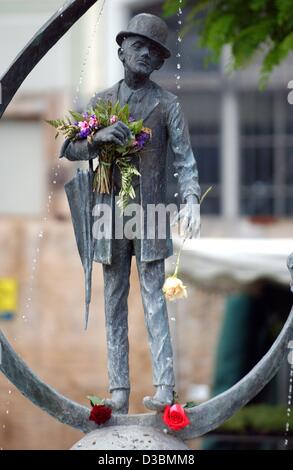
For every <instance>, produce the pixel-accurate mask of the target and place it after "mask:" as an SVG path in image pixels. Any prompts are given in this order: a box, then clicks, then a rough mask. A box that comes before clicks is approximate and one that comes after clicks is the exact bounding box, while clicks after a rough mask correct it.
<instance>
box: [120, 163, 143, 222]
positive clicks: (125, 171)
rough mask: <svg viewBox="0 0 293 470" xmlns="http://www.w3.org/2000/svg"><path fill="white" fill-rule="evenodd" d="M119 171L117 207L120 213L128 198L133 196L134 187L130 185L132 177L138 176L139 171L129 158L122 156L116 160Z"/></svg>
mask: <svg viewBox="0 0 293 470" xmlns="http://www.w3.org/2000/svg"><path fill="white" fill-rule="evenodd" d="M116 164H117V165H118V167H119V169H120V172H121V189H120V191H119V200H118V202H117V205H118V207H119V208H120V210H121V215H122V214H123V211H124V209H125V207H126V206H127V204H128V201H129V198H131V199H134V198H135V191H134V187H133V186H132V178H133V176H134V175H137V176H140V173H139V171H138V170H137V168H136V166H135V165H134V164H133V163H130V159H129V158H127V157H123V158H121V159H117V160H116Z"/></svg>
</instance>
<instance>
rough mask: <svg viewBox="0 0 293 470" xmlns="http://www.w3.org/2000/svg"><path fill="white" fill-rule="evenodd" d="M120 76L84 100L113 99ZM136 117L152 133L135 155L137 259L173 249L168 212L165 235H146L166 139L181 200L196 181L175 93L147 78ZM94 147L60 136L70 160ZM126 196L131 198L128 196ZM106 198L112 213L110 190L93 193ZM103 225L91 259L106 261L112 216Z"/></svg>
mask: <svg viewBox="0 0 293 470" xmlns="http://www.w3.org/2000/svg"><path fill="white" fill-rule="evenodd" d="M121 83H122V80H120V81H119V82H118V83H116V84H115V85H114V86H113V87H111V88H109V89H107V90H105V91H103V92H101V93H98V94H96V95H95V96H94V97H93V98H92V100H91V101H90V103H89V108H90V107H94V106H95V104H96V103H97V102H98V101H99V100H102V101H105V100H110V101H112V102H113V103H115V102H116V101H117V100H118V94H119V87H120V85H121ZM134 117H135V118H136V119H143V120H144V125H145V126H146V127H149V128H151V130H152V139H151V141H150V142H148V143H147V145H146V146H145V148H144V149H143V150H142V151H141V152H140V155H139V171H140V174H141V176H140V185H139V189H140V201H141V206H142V220H141V222H142V228H143V230H142V239H141V261H146V262H150V261H154V260H157V259H163V258H167V257H168V256H171V255H172V254H173V245H172V239H171V235H170V215H169V214H168V215H167V226H166V236H165V237H164V238H161V239H160V238H158V237H157V235H156V238H154V239H148V238H147V206H148V204H164V205H167V204H168V201H167V200H166V170H167V168H166V167H167V147H168V144H170V146H171V149H172V150H173V154H174V163H173V165H174V171H175V172H176V173H178V185H179V193H180V196H181V199H182V201H183V202H185V200H186V196H188V195H190V194H193V195H196V196H197V197H198V198H199V196H200V187H199V184H198V171H197V165H196V161H195V158H194V155H193V152H192V148H191V144H190V136H189V131H188V126H187V123H186V121H185V118H184V115H183V112H182V109H181V106H180V103H179V101H178V98H177V96H175V95H174V94H172V93H170V92H168V91H166V90H164V89H163V88H161V87H160V86H159V85H157V84H156V83H154V82H151V86H150V88H148V89H147V92H146V94H145V95H144V96H143V98H142V100H141V103H140V106H139V108H138V112H137V113H136V114H135V115H134ZM96 153H97V151H96V150H95V151H94V150H93V148H92V146H91V145H90V144H88V145H87V147H86V146H84V145H83V146H81V145H79V144H78V143H72V142H69V141H65V143H64V145H63V148H62V150H61V156H65V157H66V158H68V159H69V160H89V159H91V158H93V157H96V156H97V155H96ZM130 202H131V200H130ZM100 203H103V204H107V205H108V206H110V207H111V210H112V212H111V213H112V214H113V213H114V208H115V200H114V191H113V189H112V192H111V194H98V193H97V194H96V204H100ZM109 224H111V225H109V227H108V230H106V232H107V233H110V234H111V235H110V236H109V237H107V238H106V237H105V238H101V239H95V241H94V260H95V261H97V262H100V263H104V264H111V259H112V221H111V220H109Z"/></svg>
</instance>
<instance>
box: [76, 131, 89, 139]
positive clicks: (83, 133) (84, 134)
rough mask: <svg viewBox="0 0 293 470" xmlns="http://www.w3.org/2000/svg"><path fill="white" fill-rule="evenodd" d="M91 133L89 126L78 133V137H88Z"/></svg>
mask: <svg viewBox="0 0 293 470" xmlns="http://www.w3.org/2000/svg"><path fill="white" fill-rule="evenodd" d="M90 133H91V130H90V129H89V128H87V129H82V130H81V131H80V132H79V134H78V137H79V138H80V139H86V138H87V136H88V135H90Z"/></svg>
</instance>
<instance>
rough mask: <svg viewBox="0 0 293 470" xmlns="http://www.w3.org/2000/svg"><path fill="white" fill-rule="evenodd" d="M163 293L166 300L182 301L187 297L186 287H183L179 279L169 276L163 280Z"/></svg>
mask: <svg viewBox="0 0 293 470" xmlns="http://www.w3.org/2000/svg"><path fill="white" fill-rule="evenodd" d="M163 292H164V294H165V297H166V299H167V300H171V301H172V300H175V299H182V298H186V297H187V291H186V286H184V285H183V282H182V281H181V279H179V278H178V277H175V276H170V277H168V278H167V279H166V280H165V283H164V285H163Z"/></svg>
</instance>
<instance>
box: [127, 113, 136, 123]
mask: <svg viewBox="0 0 293 470" xmlns="http://www.w3.org/2000/svg"><path fill="white" fill-rule="evenodd" d="M134 121H135V118H134V116H132V114H130V116H129V118H128V122H134Z"/></svg>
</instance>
